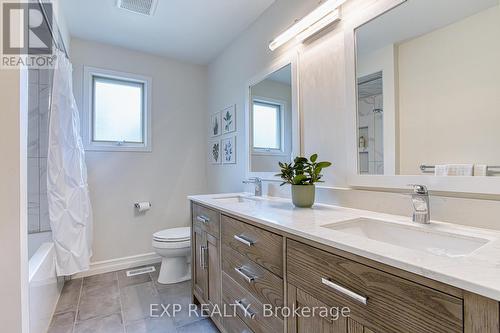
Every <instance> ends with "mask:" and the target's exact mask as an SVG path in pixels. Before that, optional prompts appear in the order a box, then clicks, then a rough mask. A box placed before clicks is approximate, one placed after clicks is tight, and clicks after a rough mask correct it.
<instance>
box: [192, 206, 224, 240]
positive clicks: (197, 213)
mask: <svg viewBox="0 0 500 333" xmlns="http://www.w3.org/2000/svg"><path fill="white" fill-rule="evenodd" d="M193 224H194V225H197V226H199V227H200V228H202V229H203V230H205V231H206V232H208V233H209V234H211V235H213V236H215V237H217V238H219V230H220V213H219V212H217V211H215V210H212V209H210V208H206V207H203V206H200V205H198V204H195V203H193Z"/></svg>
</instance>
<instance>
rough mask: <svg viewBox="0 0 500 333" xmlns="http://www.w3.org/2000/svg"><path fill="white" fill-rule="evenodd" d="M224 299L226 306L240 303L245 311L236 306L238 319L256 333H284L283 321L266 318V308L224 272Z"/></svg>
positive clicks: (272, 317)
mask: <svg viewBox="0 0 500 333" xmlns="http://www.w3.org/2000/svg"><path fill="white" fill-rule="evenodd" d="M222 285H223V286H224V288H223V291H222V298H223V301H224V303H226V304H230V305H233V304H237V303H240V304H241V307H244V308H245V309H246V311H247V312H246V313H245V311H244V310H243V309H242V308H240V307H238V306H236V314H237V315H238V317H239V318H240V319H241V320H242V321H243V322H244V323H245V324H246V325H247V326H248V327H249V328H250V329H251V330H252V331H253V332H255V333H277V332H283V328H284V326H283V320H282V319H280V318H278V317H276V316H269V317H264V307H263V305H262V303H261V302H259V301H258V300H257V299H256V298H255V297H253V296H252V295H251V294H250V293H249V292H248V291H247V290H246V289H245V288H243V287H242V286H240V285H239V284H238V283H236V282H235V281H234V280H233V279H232V278H231V277H230V276H229V275H227V274H226V273H224V272H222Z"/></svg>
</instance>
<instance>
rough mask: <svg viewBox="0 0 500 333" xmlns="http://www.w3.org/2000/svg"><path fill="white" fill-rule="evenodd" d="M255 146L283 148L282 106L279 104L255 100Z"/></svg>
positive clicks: (271, 148)
mask: <svg viewBox="0 0 500 333" xmlns="http://www.w3.org/2000/svg"><path fill="white" fill-rule="evenodd" d="M253 147H254V148H255V149H264V150H281V106H280V105H279V104H273V103H267V102H260V101H259V102H257V101H254V103H253Z"/></svg>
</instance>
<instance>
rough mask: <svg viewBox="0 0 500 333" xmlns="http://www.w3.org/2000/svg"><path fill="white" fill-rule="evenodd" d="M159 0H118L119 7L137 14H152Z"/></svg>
mask: <svg viewBox="0 0 500 333" xmlns="http://www.w3.org/2000/svg"><path fill="white" fill-rule="evenodd" d="M157 4H158V0H117V2H116V5H117V6H118V8H121V9H125V10H128V11H130V12H134V13H137V14H143V15H148V16H151V15H153V14H154V12H155V10H156V6H157Z"/></svg>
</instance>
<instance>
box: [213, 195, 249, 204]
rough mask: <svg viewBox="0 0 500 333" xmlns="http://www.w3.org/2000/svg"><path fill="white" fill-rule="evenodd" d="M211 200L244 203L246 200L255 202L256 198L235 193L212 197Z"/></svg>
mask: <svg viewBox="0 0 500 333" xmlns="http://www.w3.org/2000/svg"><path fill="white" fill-rule="evenodd" d="M213 200H216V201H217V202H220V203H246V202H255V201H256V200H257V199H255V198H252V197H248V196H243V195H235V196H232V197H220V198H213Z"/></svg>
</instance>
